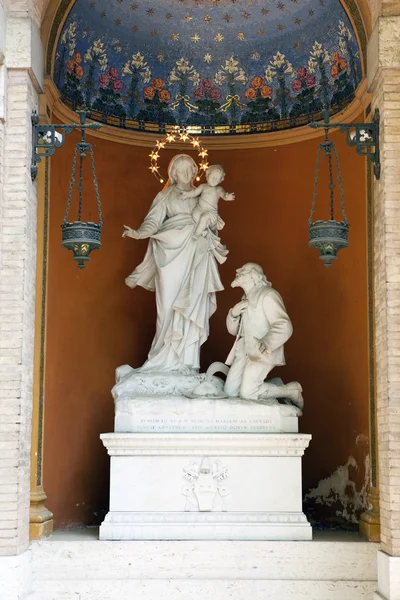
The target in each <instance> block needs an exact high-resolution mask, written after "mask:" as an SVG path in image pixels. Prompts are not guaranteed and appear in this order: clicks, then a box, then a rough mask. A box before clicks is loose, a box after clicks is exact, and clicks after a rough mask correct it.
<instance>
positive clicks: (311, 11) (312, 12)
mask: <svg viewBox="0 0 400 600" xmlns="http://www.w3.org/2000/svg"><path fill="white" fill-rule="evenodd" d="M308 14H309V15H310V17H312V16H313V14H314V11H313V9H312V8H311V9H310V10H309V11H308Z"/></svg>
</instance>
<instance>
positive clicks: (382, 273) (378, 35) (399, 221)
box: [368, 1, 400, 600]
mask: <svg viewBox="0 0 400 600" xmlns="http://www.w3.org/2000/svg"><path fill="white" fill-rule="evenodd" d="M372 4H373V5H372V9H373V11H372V14H373V16H374V17H375V18H376V20H375V24H374V28H373V33H372V36H371V39H370V42H369V47H368V80H369V86H370V91H371V92H372V94H373V103H372V104H373V106H372V111H374V110H375V108H379V111H380V126H381V135H380V144H381V164H382V175H381V179H380V180H379V181H377V182H375V190H374V221H375V225H374V238H375V239H374V268H375V345H376V375H377V381H376V383H377V424H378V455H379V482H380V514H381V543H382V546H381V548H382V549H381V551H379V552H378V593H377V594H376V598H384V599H385V600H400V16H399V14H398V13H399V8H400V7H399V3H398V2H381V3H378V2H377V1H374V2H373V3H372ZM396 12H397V15H396V14H395V13H396Z"/></svg>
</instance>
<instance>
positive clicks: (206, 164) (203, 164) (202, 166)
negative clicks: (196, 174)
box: [200, 162, 208, 171]
mask: <svg viewBox="0 0 400 600" xmlns="http://www.w3.org/2000/svg"><path fill="white" fill-rule="evenodd" d="M200 169H203V171H206V170H207V169H208V162H202V163H200Z"/></svg>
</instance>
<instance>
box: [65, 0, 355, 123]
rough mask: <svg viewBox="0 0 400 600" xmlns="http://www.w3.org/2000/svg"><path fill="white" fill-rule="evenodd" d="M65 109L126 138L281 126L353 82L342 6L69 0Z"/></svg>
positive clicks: (329, 103)
mask: <svg viewBox="0 0 400 600" xmlns="http://www.w3.org/2000/svg"><path fill="white" fill-rule="evenodd" d="M53 78H54V81H55V83H56V85H57V87H58V89H59V90H60V92H61V95H62V99H63V101H64V102H65V103H66V104H67V105H69V106H70V107H71V108H73V109H76V108H78V107H80V106H82V105H86V106H87V107H88V109H89V110H90V112H91V116H92V118H94V119H97V120H101V121H103V122H108V123H110V124H113V125H115V126H119V127H124V128H128V129H139V130H144V131H146V130H149V131H158V130H160V131H163V130H164V129H165V127H166V126H168V125H176V124H179V125H186V126H189V125H190V126H193V127H196V128H197V131H198V132H199V133H200V132H201V133H203V134H216V133H225V134H226V133H248V132H259V131H269V130H276V129H286V128H290V127H296V126H300V125H303V124H305V123H307V122H308V121H311V120H314V119H315V118H320V116H321V114H320V112H321V110H323V108H325V107H330V108H332V110H333V112H338V111H339V110H342V109H343V108H344V107H345V106H346V105H347V104H348V103H349V102H351V100H352V99H353V98H354V93H355V90H356V88H357V86H358V84H359V83H360V81H361V78H362V67H361V56H360V49H359V47H358V44H357V39H356V35H355V32H354V30H353V28H352V25H351V23H350V20H349V18H348V16H347V14H346V11H345V10H344V8H343V6H342V4H341V2H340V1H339V0H76V2H75V3H74V4H73V6H72V9H71V10H70V12H69V14H68V17H67V19H66V20H65V23H64V25H63V28H62V31H61V33H60V36H59V38H58V40H57V42H56V54H55V62H54V69H53Z"/></svg>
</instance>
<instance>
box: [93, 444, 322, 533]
mask: <svg viewBox="0 0 400 600" xmlns="http://www.w3.org/2000/svg"><path fill="white" fill-rule="evenodd" d="M310 437H311V436H310V435H304V434H298V433H279V434H255V433H252V434H247V433H239V434H231V433H173V434H172V433H168V434H162V433H108V434H103V435H102V436H101V439H102V441H103V444H104V445H105V447H106V448H107V450H108V453H109V455H110V457H111V484H110V512H109V513H108V515H107V516H106V518H105V521H104V522H103V524H102V525H101V527H100V539H102V540H310V539H311V537H312V532H311V526H310V524H309V523H308V522H307V519H306V517H305V515H304V514H303V512H302V490H301V457H302V455H303V453H304V450H305V448H306V447H307V446H308V444H309V441H310Z"/></svg>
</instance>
